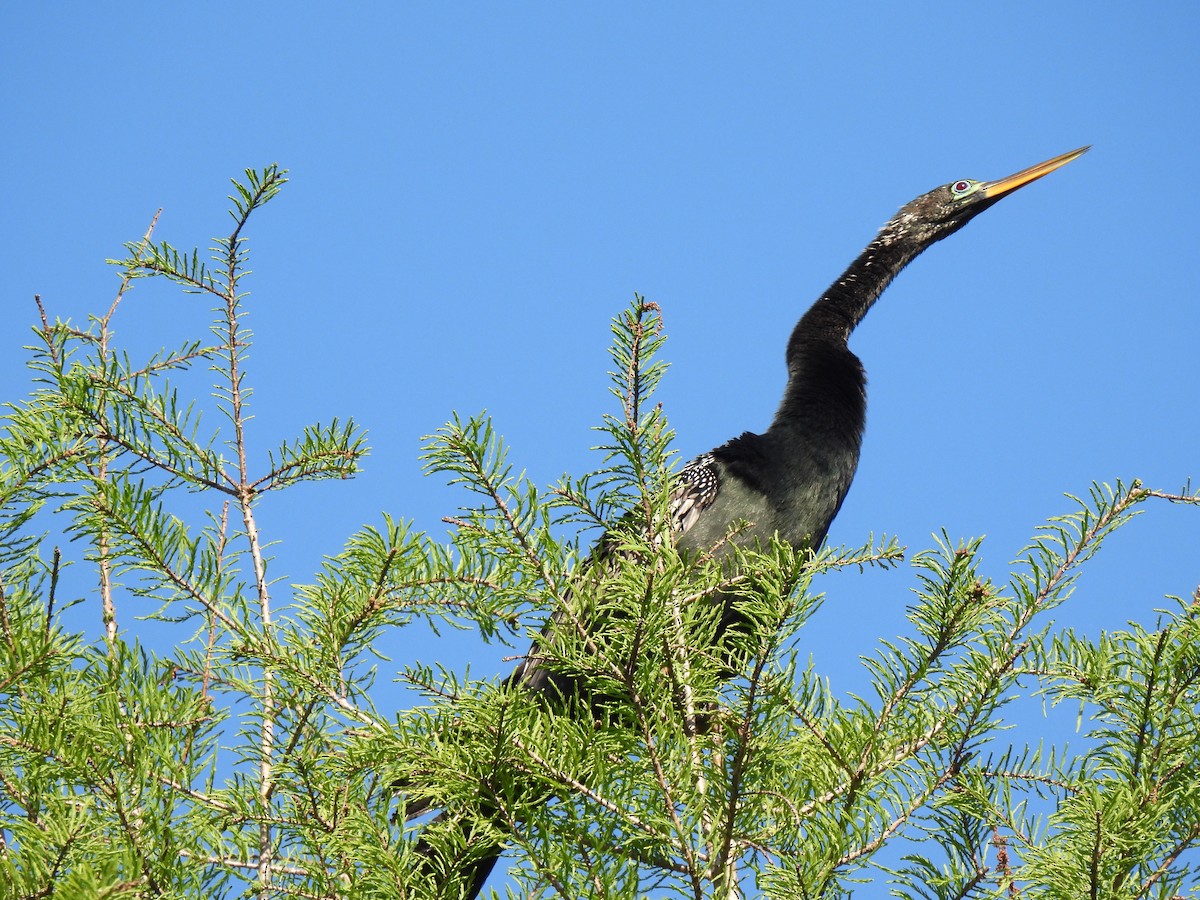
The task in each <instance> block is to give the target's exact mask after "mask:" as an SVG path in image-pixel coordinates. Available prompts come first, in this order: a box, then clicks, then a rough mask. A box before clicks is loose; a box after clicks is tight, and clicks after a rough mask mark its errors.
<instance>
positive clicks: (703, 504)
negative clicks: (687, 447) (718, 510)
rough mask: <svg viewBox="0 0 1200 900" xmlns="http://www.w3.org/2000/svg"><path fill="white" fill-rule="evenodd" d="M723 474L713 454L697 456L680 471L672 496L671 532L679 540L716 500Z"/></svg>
mask: <svg viewBox="0 0 1200 900" xmlns="http://www.w3.org/2000/svg"><path fill="white" fill-rule="evenodd" d="M720 477H721V476H720V472H719V471H718V469H717V459H716V457H715V456H713V455H712V454H711V453H705V454H703V455H701V456H697V457H696V458H695V459H693V460H692V461H691V462H690V463H688V464H687V465H686V466H684V467H683V469H682V470H681V471H680V473H679V477H678V478H676V480H675V487H674V488H672V489H671V496H670V504H671V531H672V534H673V536H674V537H675V538H676V540H678V538H679V536H680V535H681V534H683V533H684V532H685V531H687V530H688V529H689V528H691V527H692V526H693V525H695V524H696V521H697V520H698V519H699V518H700V516H701V515H702V514H703V513H704V511H705V510H706V509H708V508H709V507H710V506H712V504H713V501H714V500H716V499H717V488H718V486H719V484H720Z"/></svg>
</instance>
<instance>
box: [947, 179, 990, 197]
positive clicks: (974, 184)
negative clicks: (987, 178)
mask: <svg viewBox="0 0 1200 900" xmlns="http://www.w3.org/2000/svg"><path fill="white" fill-rule="evenodd" d="M981 183H982V182H979V181H971V180H970V179H968V178H964V179H962V180H961V181H956V182H954V183H953V184H952V185H950V193H951V194H953V195H954V199H956V200H957V199H958V198H960V197H965V196H967V195H968V194H973V193H975V191H977V190H979V186H980V184H981Z"/></svg>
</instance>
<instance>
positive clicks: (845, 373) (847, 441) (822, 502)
mask: <svg viewBox="0 0 1200 900" xmlns="http://www.w3.org/2000/svg"><path fill="white" fill-rule="evenodd" d="M1089 149H1090V146H1089V147H1081V148H1079V149H1077V150H1072V151H1071V152H1069V153H1064V154H1062V155H1060V156H1055V157H1053V158H1052V159H1048V160H1046V161H1045V162H1041V163H1038V164H1037V165H1034V166H1030V167H1029V168H1026V169H1022V170H1021V171H1019V172H1016V173H1014V174H1012V175H1009V176H1008V177H1006V178H1001V179H999V180H996V181H975V180H972V179H966V178H963V179H959V180H956V181H952V182H949V183H948V184H944V185H941V186H940V187H936V188H934V189H933V190H931V191H929V192H928V193H925V194H922V195H921V196H919V197H917V198H916V199H914V200H912V201H910V202H909V203H906V204H905V205H904V206H902V207H901V208H900V210H899V211H898V212H897V213H896V214H895V215H894V216H893V217H892V218H891V219H889V220H888V221H887V223H886V224H885V225H884V226H883V227H882V228H881V229H880V231H879V233H878V234H877V235H876V237H875V239H874V240H872V241H871V242H870V243H869V244H868V245H867V246H866V248H865V249H864V250H863V251H862V252H861V253H860V254H859V255H858V256H857V257H856V258H855V259H854V261H853V262H851V263H850V265H849V266H848V267H847V268H846V270H845V271H844V272H843V273H842V274H841V276H840V277H839V278H838V279H837V280H836V281H834V282H833V284H832V285H830V287H829V288H828V289H827V290H826V291H825V292H824V293H823V294H821V295H820V297H818V298H817V300H816V301H815V302H814V303H813V304H812V305H811V306H810V307H809V308H808V310H807V311H806V312H805V313H804V314H803V316H801V318H800V320H799V321H798V322H797V323H796V325H795V327H794V328H793V329H792V332H791V335H790V337H789V338H788V342H787V348H786V354H785V359H786V362H787V382H786V385H785V387H784V391H783V398H782V400H781V401H780V403H779V406H778V409H777V410H776V412H775V415H774V417H773V419H772V420H771V422H770V425H769V426H768V427H767V429H766V430H765V431H764V432H762V433H761V434H759V433H754V432H749V431H748V432H745V433H743V434H742V435H740V436H738V437H735V438H733V439H732V440H730V441H727V442H726V443H724V444H722V445H721V446H719V447H716V448H715V449H713V450H711V451H709V452H708V453H704V454H701V455H700V456H698V457H696V458H695V459H693V460H692V461H691V462H689V463H688V464H687V465H685V466H684V467H683V468H682V469H681V470H680V472H679V474H678V475H677V476H676V478H675V479H674V482H673V486H672V487H671V493H670V496H669V505H668V508H669V511H670V523H669V524H670V528H671V535H672V538H673V540H674V542H675V545H676V547H677V548H678V549H679V551H680V552H681V553H690V554H705V553H714V552H715V555H720V554H722V553H727V552H728V551H729V548H730V545H731V544H732V543H736V544H738V545H740V546H747V547H753V546H765V545H766V544H767V543H768V542H769V541H770V540H771V539H772V538H778V539H780V540H782V541H785V542H787V543H788V544H791V545H792V546H793V547H795V548H797V549H800V548H810V549H812V550H814V551H815V550H816V549H817V548H819V547H820V546H821V544H822V543H823V542H824V540H825V537H826V535H827V534H828V532H829V527H830V525H831V523H832V522H833V520H834V517H835V516H836V515H837V514H838V511H839V510H840V509H841V507H842V503H843V501H844V500H845V499H846V494H847V492H848V491H849V489H850V484H851V481H852V480H853V478H854V474H855V471H856V470H857V468H858V461H859V454H860V450H861V447H862V439H863V433H864V430H865V427H866V406H867V394H866V386H867V382H866V373H865V370H864V368H863V365H862V362H861V361H860V360H859V358H858V357H857V356H856V355H855V354H854V353H853V352H852V351H851V350H850V347H849V339H850V335H851V333H852V332H853V331H854V329H855V327H857V326H858V324H859V323H860V322H862V320H863V318H864V317H865V316H866V315H867V313H868V312H869V311H870V309H871V307H872V306H873V305H874V304H875V301H876V300H878V299H879V297H880V295H881V294H882V293H883V292H884V290H885V289H886V288H887V287H888V285H889V284H891V282H892V280H893V279H894V278H895V277H896V275H898V274H899V273H900V271H901V270H902V269H903V268H904V267H905V266H907V265H908V264H909V263H910V262H912V261H913V260H914V259H915V258H916V257H917V256H919V255H920V254H921V253H922V252H923V251H925V250H926V249H927V248H928V247H930V246H932V245H933V244H935V243H936V242H938V241H940V240H942V239H944V238H946V237H949V236H950V235H951V234H954V232H956V231H958V230H959V229H960V228H962V227H963V226H964V225H966V224H967V223H968V222H969V221H971V219H973V218H975V217H976V216H977V215H979V214H980V213H981V212H983V211H984V210H986V209H988V208H989V207H991V206H993V205H994V204H995V203H997V202H998V201H999V200H1001V199H1002V198H1004V197H1007V196H1009V195H1011V194H1012V193H1013V192H1014V191H1016V190H1018V189H1019V188H1022V187H1025V186H1026V185H1028V184H1031V183H1032V182H1034V181H1036V180H1038V179H1040V178H1042V177H1044V176H1046V175H1048V174H1050V173H1051V172H1053V171H1055V170H1056V169H1059V168H1061V167H1062V166H1065V165H1066V164H1067V163H1069V162H1071V161H1073V160H1075V159H1077V158H1078V157H1080V156H1082V155H1083V154H1084V153H1086V152H1087V151H1088V150H1089ZM735 528H736V532H735V531H734V529H735ZM731 534H733V535H734V536H733V538H732V540H730V535H731ZM597 547H598V550H597V552H596V553H594V554H593V560H595V558H596V556H597V554H600V555H603V551H604V547H605V539H604V538H601V540H600V542H599V543H598V545H597ZM714 548H717V549H715V551H714ZM736 599H737V598H735V597H723V598H721V601H720V602H722V604H723V608H722V611H721V618H720V620H719V624H718V626H717V630H716V634H717V635H721V634H723V633H725V631H726V630H727V629H730V628H735V627H737V626H738V624H739V622H740V617H739V615H738V612H737V603H736ZM559 620H560V619H559V617H557V616H552V617H551V619H550V621H549V622H548V623H547V626H546V629H544V630H543V636H544V635H546V634H547V633H549V632H551V631H552V630H553V628H554V627H555V625H556V624H557V623H558V621H559ZM542 645H543V639H538V640H535V642H534V646H533V648H532V649H531V651H530V653H529V655H528V656H527V657H526V658H525V659H524V661H522V662H521V663H520V664H519V665H518V667H517V669H516V671H515V672H514V673H513V674H512V675H511V676H510V677H509V679H508V683H509V684H515V685H520V686H521V687H522V688H524V689H525V690H528V691H530V692H533V693H536V694H540V695H543V696H546V697H549V698H552V699H553V700H555V701H556V702H558V703H561V702H562V700H563V698H564V697H566V696H568V695H570V694H572V693H576V692H579V691H580V690H583V689H584V688H583V686H581V685H579V684H578V682H577V676H573V675H565V674H563V673H559V672H555V671H552V669H551V668H548V667H547V665H546V660H545V657H544V655H543V653H542V652H541V648H542ZM442 815H443V816H444V815H445V814H444V813H443V814H442ZM463 833H464V835H465V836H469V835H470V829H469V828H468V827H466V826H464V827H463ZM420 852H422V853H428V852H430V851H429V848H428V847H423V848H422V849H421V850H420ZM501 853H502V848H501V847H499V846H497V847H494V848H488V849H487V850H486V851H485V852H484V853H482V854H476V855H474V856H473V857H472V859H471V861H469V862H468V863H466V867H465V871H464V873H463V874H464V877H463V879H462V883H463V884H465V886H466V892H465V894H464V896H466V897H469V898H474V897H476V896H477V895H478V894H479V892H480V891H481V890H482V888H483V884H484V882H485V881H486V880H487V878H488V876H489V874H490V873H491V871H492V868H493V867H494V866H495V864H496V862H497V860H498V859H499V857H500V855H501Z"/></svg>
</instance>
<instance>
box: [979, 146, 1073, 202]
mask: <svg viewBox="0 0 1200 900" xmlns="http://www.w3.org/2000/svg"><path fill="white" fill-rule="evenodd" d="M1090 149H1091V145H1090V144H1089V145H1088V146H1086V147H1080V148H1079V149H1078V150H1072V151H1071V152H1070V153H1064V154H1063V155H1062V156H1056V157H1054V159H1048V160H1046V161H1045V162H1041V163H1038V164H1037V165H1036V166H1030V167H1029V168H1028V169H1022V170H1021V171H1020V172H1017V173H1016V174H1015V175H1009V176H1008V177H1007V178H1001V179H1000V180H999V181H988V182H985V183H984V185H983V187H982V188H980V190H979V194H978V196H980V197H986V198H987V199H989V200H991V199H999V198H1000V197H1003V196H1004V195H1005V194H1011V193H1012V192H1013V191H1015V190H1016V189H1017V188H1019V187H1024V186H1025V185H1027V184H1029V183H1030V182H1032V181H1037V180H1038V179H1039V178H1041V177H1042V176H1043V175H1049V174H1050V173H1051V172H1053V171H1054V170H1055V169H1060V168H1062V167H1063V166H1065V165H1066V164H1067V163H1069V162H1070V161H1071V160H1073V159H1078V158H1079V157H1081V156H1083V154H1085V153H1087V152H1088V150H1090Z"/></svg>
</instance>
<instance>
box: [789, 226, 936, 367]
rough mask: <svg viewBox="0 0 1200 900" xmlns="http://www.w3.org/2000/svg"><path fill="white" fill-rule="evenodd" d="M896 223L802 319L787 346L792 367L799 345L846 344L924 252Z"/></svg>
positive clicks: (884, 229)
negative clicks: (899, 276)
mask: <svg viewBox="0 0 1200 900" xmlns="http://www.w3.org/2000/svg"><path fill="white" fill-rule="evenodd" d="M895 224H896V223H894V222H889V223H888V224H887V225H886V226H884V228H883V230H882V231H880V232H879V235H878V237H876V238H875V240H873V241H871V243H869V244H868V245H867V247H866V249H865V250H863V252H862V253H860V254H859V255H858V258H857V259H855V260H854V262H852V263H850V265H849V266H848V267H847V268H846V271H845V272H843V273H842V275H841V277H840V278H838V280H837V281H835V282H834V283H833V284H831V285H830V286H829V289H828V290H826V291H825V293H824V294H822V295H821V297H820V299H818V300H817V302H816V303H814V304H813V305H812V307H811V308H809V310H808V312H806V313H805V314H804V316H803V318H801V319H800V321H799V322H798V323H797V325H796V328H795V330H794V331H793V332H792V338H791V341H790V342H789V345H788V363H789V365H790V364H791V356H792V353H793V350H795V349H798V348H796V344H797V342H800V343H804V342H807V341H812V340H822V341H827V340H836V341H840V342H841V343H843V344H844V343H845V342H846V341H847V339H848V338H849V337H850V332H852V331H853V330H854V329H855V327H856V326H857V325H858V323H859V322H861V321H862V320H863V318H864V317H865V316H866V315H867V312H868V311H869V310H870V309H871V307H872V306H873V305H874V304H875V301H876V300H878V299H879V295H880V294H882V293H883V291H884V289H885V288H887V286H888V285H889V284H891V283H892V279H893V278H895V277H896V275H897V274H899V272H900V270H901V269H903V268H904V267H905V266H906V265H908V263H909V262H911V261H912V259H913V257H915V256H916V255H917V254H918V253H920V252H921V249H922V248H921V247H920V246H916V245H914V243H913V242H912V241H911V240H907V239H906V238H905V235H904V234H903V233H902V232H901V233H898V232H897V229H896V228H895V227H894V226H895Z"/></svg>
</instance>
